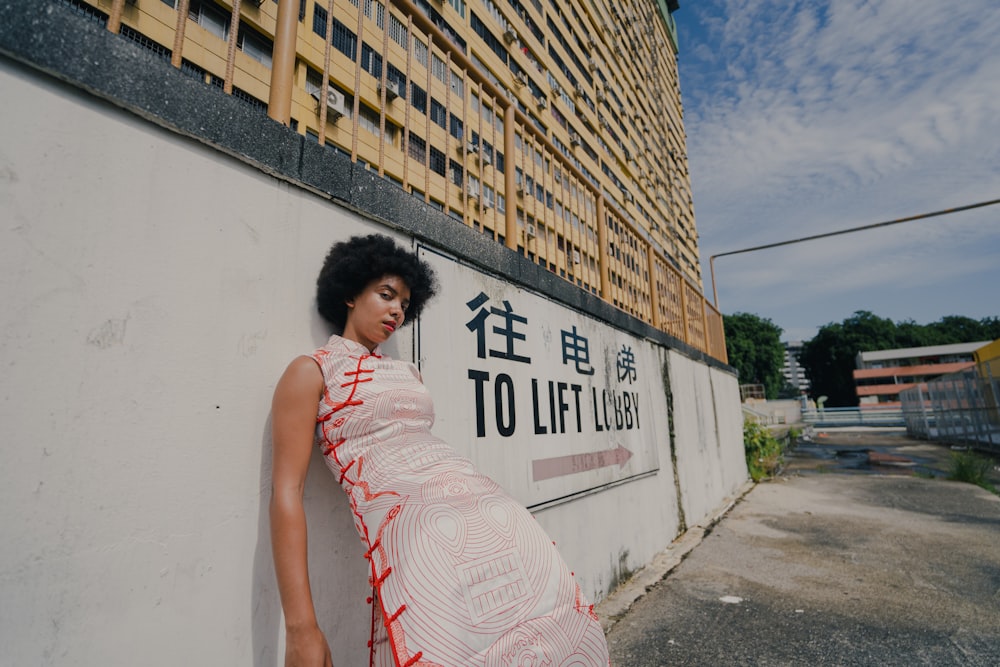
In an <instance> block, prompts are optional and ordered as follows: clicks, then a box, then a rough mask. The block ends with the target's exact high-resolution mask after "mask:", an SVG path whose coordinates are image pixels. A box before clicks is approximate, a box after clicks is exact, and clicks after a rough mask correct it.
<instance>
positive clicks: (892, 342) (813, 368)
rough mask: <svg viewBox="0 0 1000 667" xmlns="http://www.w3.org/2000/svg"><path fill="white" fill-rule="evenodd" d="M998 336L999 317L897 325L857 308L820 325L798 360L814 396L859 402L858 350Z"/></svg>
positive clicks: (851, 403) (952, 317)
mask: <svg viewBox="0 0 1000 667" xmlns="http://www.w3.org/2000/svg"><path fill="white" fill-rule="evenodd" d="M997 338H1000V318H996V317H987V318H984V319H982V320H979V321H977V320H974V319H972V318H970V317H963V316H961V315H947V316H945V317H942V318H941V319H940V320H938V321H937V322H931V323H930V324H917V323H916V322H914V321H913V320H904V321H902V322H900V323H898V324H895V323H893V321H892V320H889V319H886V318H884V317H878V316H877V315H874V314H872V313H870V312H868V311H866V310H859V311H857V312H856V313H854V314H853V315H852V316H851V317H848V318H847V319H846V320H844V321H843V322H841V323H839V324H837V323H834V322H831V323H829V324H826V325H824V326H822V327H820V329H819V331H818V332H817V333H816V336H815V337H813V339H812V340H809V341H806V343H805V344H804V345H803V349H802V353H801V354H800V355H799V363H801V364H802V367H803V368H805V369H806V375H807V376H808V377H809V381H810V383H811V387H812V388H811V390H810V393H811V394H812V396H813V397H814V398H818V397H820V396H826V397H827V403H826V404H827V405H829V406H831V407H835V406H840V407H846V406H854V405H857V404H858V397H857V393H856V392H855V389H854V387H855V385H854V369H855V368H856V365H857V362H856V360H857V356H858V353H859V352H871V351H874V350H891V349H895V348H902V347H924V346H928V345H950V344H954V343H973V342H976V341H988V340H995V339H997Z"/></svg>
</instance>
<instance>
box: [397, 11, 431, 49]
mask: <svg viewBox="0 0 1000 667" xmlns="http://www.w3.org/2000/svg"><path fill="white" fill-rule="evenodd" d="M389 38H390V39H392V41H394V42H396V43H397V44H399V45H400V46H402V47H403V48H404V49H405V48H406V46H407V41H408V40H407V38H408V35H407V30H406V25H405V24H404V23H403V22H402V21H400V20H399V19H397V18H396V17H395V16H393V15H392V14H390V15H389ZM414 52H416V49H414ZM426 52H427V47H424V53H425V54H426Z"/></svg>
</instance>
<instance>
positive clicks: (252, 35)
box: [237, 22, 271, 67]
mask: <svg viewBox="0 0 1000 667" xmlns="http://www.w3.org/2000/svg"><path fill="white" fill-rule="evenodd" d="M237 45H238V46H239V47H240V50H241V51H242V52H243V53H245V54H247V55H248V56H250V57H251V58H253V59H254V60H256V61H257V62H259V63H260V64H262V65H264V66H265V67H270V66H271V40H270V39H268V38H267V37H264V36H263V35H261V34H260V33H259V32H257V31H256V30H254V29H253V28H251V27H250V26H248V25H246V24H244V23H242V22H241V23H240V34H239V41H238V42H237Z"/></svg>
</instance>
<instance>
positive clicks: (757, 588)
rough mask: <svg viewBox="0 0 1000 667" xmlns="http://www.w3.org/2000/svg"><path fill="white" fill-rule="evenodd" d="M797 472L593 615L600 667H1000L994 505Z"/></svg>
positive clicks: (760, 488) (765, 487)
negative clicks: (601, 638)
mask: <svg viewBox="0 0 1000 667" xmlns="http://www.w3.org/2000/svg"><path fill="white" fill-rule="evenodd" d="M845 437H846V436H843V435H842V434H841V435H837V434H828V437H827V438H825V439H824V442H823V447H831V448H837V447H841V446H843V444H844V443H843V442H842V441H843V440H844V439H845ZM848 439H849V440H851V443H852V446H860V445H859V443H858V442H857V437H856V436H851V437H850V438H848ZM889 443H890V445H889V446H888V448H886V447H877V448H873V451H874V450H875V449H878V450H879V451H877V452H876V456H874V457H873V458H872V460H873V462H875V463H884V462H885V461H886V454H889V455H890V457H891V456H895V455H894V454H893V452H894V451H895V452H899V451H903V452H906V451H911V452H912V448H915V447H916V448H920V447H926V446H928V445H927V444H926V443H916V442H914V441H906V440H905V438H903V439H900V440H899V441H898V442H896V443H895V444H896V445H897V446H898V447H901V448H902V449H898V448H895V449H894V448H893V447H892V445H893V441H892V440H890V441H889ZM929 446H931V447H939V446H938V445H929ZM908 448H909V449H908ZM944 451H945V452H946V451H947V449H946V448H945V449H944ZM826 453H828V451H827V452H826ZM824 457H825V454H824V452H823V451H821V452H819V454H817V455H815V458H816V459H817V461H822V460H826V461H827V462H828V461H829V460H830V457H825V458H824ZM794 458H800V457H798V456H796V457H794ZM834 458H836V457H834ZM931 458H933V457H931ZM939 458H941V459H942V460H943V458H945V457H939ZM890 460H891V458H890ZM795 463H796V462H793V465H792V466H790V469H792V470H794V472H792V473H789V474H785V475H783V476H781V477H779V478H777V479H776V480H774V481H770V482H766V483H762V484H759V485H757V486H755V487H753V488H752V489H751V490H750V491H749V492H748V493H746V495H745V496H744V497H743V498H742V499H741V500H739V501H738V502H737V503H735V506H733V507H732V509H730V510H729V511H728V513H727V514H725V516H724V517H723V518H722V519H721V520H720V521H719V522H718V523H717V524H715V525H714V526H709V527H708V528H707V529H705V530H700V529H694V530H693V531H689V534H688V535H686V536H685V537H684V538H682V540H679V541H678V543H676V544H675V545H674V547H673V548H672V549H671V550H668V552H667V553H666V554H664V555H663V556H661V558H660V559H659V561H658V562H655V563H654V564H652V565H651V566H650V567H649V568H647V569H646V571H644V572H641V573H639V574H638V575H637V577H639V578H641V577H643V576H645V580H642V579H638V580H633V582H632V583H633V586H632V589H631V591H629V589H628V586H625V587H623V588H622V589H619V591H616V593H615V594H614V595H612V596H611V597H610V598H609V599H608V600H606V601H604V602H603V603H602V604H601V605H599V606H598V613H599V614H600V615H601V617H602V620H603V621H604V622H605V627H606V628H609V632H608V641H609V644H610V646H611V655H612V665H614V666H615V667H645V666H654V665H655V666H659V665H689V666H699V665H705V666H707V665H712V666H713V667H714V666H716V665H811V666H815V665H907V666H909V665H935V666H938V665H973V666H977V665H983V666H987V665H988V666H991V667H993V666H996V665H1000V497H997V496H995V495H993V494H990V493H988V492H987V491H984V490H982V489H980V488H979V487H976V486H973V485H970V484H962V483H958V482H948V481H944V480H943V479H935V478H927V477H917V476H909V475H908V474H907V473H908V470H907V468H906V467H905V465H904V466H900V467H898V468H891V469H890V470H889V473H890V474H886V472H885V471H884V470H882V469H881V468H880V467H879V466H877V465H876V466H875V470H874V473H875V474H872V471H871V469H868V470H861V469H859V468H856V467H848V468H837V467H830V466H829V465H817V466H812V467H810V466H809V465H807V464H803V463H802V461H801V460H800V461H798V462H797V464H795ZM894 463H895V462H894ZM883 467H884V466H883ZM817 470H825V471H826V472H815V471H817ZM900 472H901V473H902V474H898V473H900ZM702 534H703V535H704V536H702ZM681 561H682V562H681ZM678 563H679V564H678ZM643 593H644V594H643ZM640 595H641V597H639V596H640ZM636 597H637V598H638V599H637V600H635V601H634V603H633V602H632V599H633V598H636Z"/></svg>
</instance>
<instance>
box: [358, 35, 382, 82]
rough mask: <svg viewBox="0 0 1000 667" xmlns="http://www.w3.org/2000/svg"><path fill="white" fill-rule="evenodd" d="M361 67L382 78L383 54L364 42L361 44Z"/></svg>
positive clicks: (377, 77)
mask: <svg viewBox="0 0 1000 667" xmlns="http://www.w3.org/2000/svg"><path fill="white" fill-rule="evenodd" d="M361 69H363V70H365V71H366V72H368V73H369V74H371V75H372V76H374V77H375V78H376V79H380V78H382V55H381V54H379V53H378V51H376V50H375V49H373V48H372V47H370V46H369V45H368V42H364V43H363V44H362V45H361Z"/></svg>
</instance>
